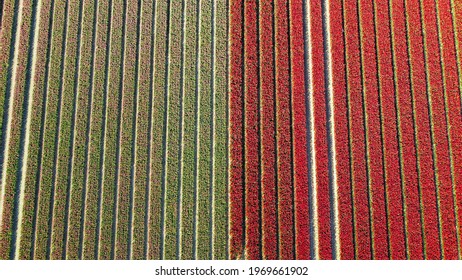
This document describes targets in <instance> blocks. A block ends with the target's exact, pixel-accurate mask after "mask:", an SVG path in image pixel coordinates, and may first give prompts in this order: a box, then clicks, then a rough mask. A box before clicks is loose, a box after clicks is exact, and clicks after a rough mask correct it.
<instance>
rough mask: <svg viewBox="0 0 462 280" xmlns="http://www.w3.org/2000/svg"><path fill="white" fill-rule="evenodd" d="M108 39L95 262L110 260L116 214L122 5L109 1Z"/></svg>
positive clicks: (116, 1) (121, 58)
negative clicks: (100, 191)
mask: <svg viewBox="0 0 462 280" xmlns="http://www.w3.org/2000/svg"><path fill="white" fill-rule="evenodd" d="M111 4H112V6H111V7H110V13H109V14H110V16H109V18H110V21H109V22H110V26H109V27H108V30H109V31H110V39H109V48H110V51H109V58H108V59H109V70H108V77H107V84H106V110H105V113H104V119H105V124H104V127H105V130H104V156H103V171H102V172H103V175H102V176H103V182H102V197H101V199H102V201H101V206H102V207H101V215H100V232H99V248H98V258H99V259H113V258H114V257H115V255H114V240H115V227H116V225H115V222H116V221H115V218H114V217H115V215H116V212H115V211H116V210H117V189H116V182H117V180H116V178H117V174H118V173H117V172H118V156H119V153H120V151H119V138H118V136H119V131H120V128H119V125H118V124H119V120H120V108H121V96H122V92H121V89H122V73H123V72H122V68H123V54H122V43H123V38H122V37H123V36H124V34H123V32H122V29H123V26H124V24H125V22H124V18H123V14H124V11H123V1H120V0H114V1H111Z"/></svg>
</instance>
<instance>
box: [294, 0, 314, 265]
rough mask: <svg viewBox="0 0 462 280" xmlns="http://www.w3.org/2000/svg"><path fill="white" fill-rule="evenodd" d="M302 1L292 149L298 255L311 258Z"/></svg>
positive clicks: (297, 5)
mask: <svg viewBox="0 0 462 280" xmlns="http://www.w3.org/2000/svg"><path fill="white" fill-rule="evenodd" d="M303 11H304V8H303V1H301V0H294V1H290V65H291V69H290V71H291V83H292V143H293V144H292V145H293V146H292V149H293V152H292V154H293V158H292V161H293V165H294V171H293V176H294V178H293V181H294V183H293V186H294V200H293V201H294V209H295V211H294V215H295V219H294V221H295V225H294V226H295V244H294V246H295V257H296V258H297V259H309V258H310V245H311V243H310V238H311V237H310V228H309V226H310V225H309V221H310V213H309V194H308V192H309V190H308V159H307V131H306V129H307V126H306V122H307V117H306V112H307V110H306V92H307V90H306V89H307V85H306V84H305V75H306V73H305V71H307V70H306V69H305V56H304V55H305V51H304V48H303V46H304V43H305V41H304V20H303V17H304V13H303Z"/></svg>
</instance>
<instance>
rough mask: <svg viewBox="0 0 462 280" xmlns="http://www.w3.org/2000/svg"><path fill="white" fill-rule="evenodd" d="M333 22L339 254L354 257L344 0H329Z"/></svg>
mask: <svg viewBox="0 0 462 280" xmlns="http://www.w3.org/2000/svg"><path fill="white" fill-rule="evenodd" d="M329 19H330V22H328V24H329V26H330V38H329V40H330V42H331V43H330V50H331V69H330V71H331V73H335V75H332V85H331V86H332V89H331V90H332V91H333V97H332V98H333V111H332V114H333V115H334V117H333V125H334V131H335V134H334V142H335V158H334V161H335V165H333V166H332V167H333V168H335V169H336V171H337V178H336V179H337V181H335V182H333V183H334V184H336V185H337V192H338V197H337V199H338V202H337V203H338V212H339V216H338V223H339V224H338V229H337V231H338V232H337V236H338V238H339V239H340V244H337V245H338V246H339V248H337V252H338V254H339V255H338V256H337V257H338V258H340V259H354V255H355V247H354V240H353V238H354V232H353V214H352V211H353V209H352V195H351V193H352V190H351V188H352V185H351V183H350V182H351V176H352V175H351V173H350V157H349V154H350V146H349V137H348V136H349V129H350V128H349V122H348V119H349V112H348V103H347V89H346V86H347V85H346V73H345V40H344V35H343V29H344V23H345V19H344V17H343V6H342V1H340V0H330V1H329Z"/></svg>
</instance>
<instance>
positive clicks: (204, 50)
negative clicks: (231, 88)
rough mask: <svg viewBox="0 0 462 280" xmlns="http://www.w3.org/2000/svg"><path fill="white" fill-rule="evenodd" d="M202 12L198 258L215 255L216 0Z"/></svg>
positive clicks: (200, 37)
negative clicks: (213, 137) (213, 106)
mask: <svg viewBox="0 0 462 280" xmlns="http://www.w3.org/2000/svg"><path fill="white" fill-rule="evenodd" d="M199 9H200V12H199V51H198V55H199V66H200V67H199V69H198V72H199V73H198V75H199V79H198V83H199V84H198V87H199V88H198V102H199V103H198V117H197V118H198V119H197V124H196V125H197V129H198V136H199V137H198V143H197V145H198V150H197V152H198V154H197V169H198V170H197V180H198V181H197V197H196V203H197V206H196V207H197V208H196V209H197V212H196V213H197V214H196V215H197V221H196V226H197V227H196V254H197V255H196V258H197V259H209V258H210V256H212V252H211V249H212V247H211V246H210V245H211V241H212V240H210V236H211V234H210V233H211V232H210V230H211V229H212V224H211V223H212V221H211V217H212V205H211V204H210V203H211V202H212V187H211V186H212V185H213V182H212V175H213V174H212V168H210V166H211V164H212V161H211V160H212V124H213V120H212V114H213V111H212V109H213V108H212V95H213V94H214V92H212V87H211V85H212V82H213V80H212V75H213V72H212V70H213V69H212V51H213V50H212V28H211V24H210V23H211V21H212V1H211V0H208V1H201V2H200V7H199Z"/></svg>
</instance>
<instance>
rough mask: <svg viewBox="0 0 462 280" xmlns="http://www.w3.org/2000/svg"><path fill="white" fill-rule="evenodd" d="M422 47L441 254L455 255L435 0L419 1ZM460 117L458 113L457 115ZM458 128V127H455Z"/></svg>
mask: <svg viewBox="0 0 462 280" xmlns="http://www.w3.org/2000/svg"><path fill="white" fill-rule="evenodd" d="M420 8H421V11H422V21H423V33H424V48H425V54H426V55H425V59H426V61H425V62H426V70H427V96H428V100H429V107H430V115H431V117H430V120H431V129H432V136H433V143H432V146H433V154H434V163H435V170H436V172H437V176H436V187H437V197H438V208H439V212H440V231H441V233H440V234H441V237H442V240H441V243H442V244H441V245H442V256H443V257H444V258H445V259H454V258H458V250H457V249H458V246H457V242H458V240H457V239H458V237H457V232H456V221H455V213H454V197H453V195H454V193H453V188H454V181H453V178H452V174H451V173H452V172H451V171H452V170H451V160H452V159H451V154H450V149H449V144H450V142H449V139H448V131H449V130H448V127H449V126H450V125H451V124H450V123H448V118H447V111H446V110H447V109H448V108H447V106H446V104H445V94H447V92H446V93H445V91H446V90H447V88H446V87H445V85H444V84H443V82H444V80H443V75H444V73H443V69H442V64H441V62H442V60H441V59H442V57H441V52H440V50H441V49H440V48H441V46H440V43H439V40H438V39H439V36H440V34H439V30H438V22H437V21H438V18H437V9H436V6H435V2H434V1H423V2H421V7H420ZM459 117H460V115H459ZM456 129H457V128H456Z"/></svg>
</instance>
